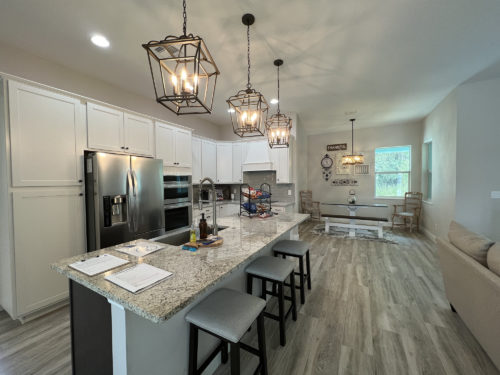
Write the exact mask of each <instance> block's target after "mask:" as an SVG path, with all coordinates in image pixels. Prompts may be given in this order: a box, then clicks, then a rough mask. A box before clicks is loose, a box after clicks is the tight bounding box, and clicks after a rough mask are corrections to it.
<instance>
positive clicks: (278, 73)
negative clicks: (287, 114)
mask: <svg viewBox="0 0 500 375" xmlns="http://www.w3.org/2000/svg"><path fill="white" fill-rule="evenodd" d="M279 114H280V66H279V65H278V115H279Z"/></svg>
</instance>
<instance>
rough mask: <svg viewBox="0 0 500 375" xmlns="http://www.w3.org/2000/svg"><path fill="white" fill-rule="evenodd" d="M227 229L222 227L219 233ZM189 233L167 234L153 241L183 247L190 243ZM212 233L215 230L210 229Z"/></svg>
mask: <svg viewBox="0 0 500 375" xmlns="http://www.w3.org/2000/svg"><path fill="white" fill-rule="evenodd" d="M226 228H228V227H225V226H222V225H221V226H219V233H220V232H221V231H223V230H224V229H226ZM189 232H190V230H189V229H187V230H184V231H181V232H177V233H170V234H165V235H163V236H160V237H156V238H152V239H151V240H152V241H156V242H161V243H165V244H167V245H172V246H181V245H184V244H185V243H186V242H189ZM212 232H213V228H208V234H212Z"/></svg>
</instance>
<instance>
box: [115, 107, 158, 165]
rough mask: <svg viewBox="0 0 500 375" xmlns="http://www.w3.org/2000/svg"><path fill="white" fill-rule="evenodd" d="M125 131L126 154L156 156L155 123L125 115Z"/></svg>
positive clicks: (143, 118) (139, 117)
mask: <svg viewBox="0 0 500 375" xmlns="http://www.w3.org/2000/svg"><path fill="white" fill-rule="evenodd" d="M123 129H124V146H125V151H126V152H129V153H131V154H138V155H146V156H153V155H154V128H153V121H151V120H150V119H148V118H145V117H141V116H136V115H132V114H130V113H125V116H124V122H123Z"/></svg>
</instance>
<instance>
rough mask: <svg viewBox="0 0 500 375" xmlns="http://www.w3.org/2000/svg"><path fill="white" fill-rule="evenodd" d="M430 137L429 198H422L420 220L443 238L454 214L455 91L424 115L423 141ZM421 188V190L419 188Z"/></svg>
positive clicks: (432, 232)
mask: <svg viewBox="0 0 500 375" xmlns="http://www.w3.org/2000/svg"><path fill="white" fill-rule="evenodd" d="M430 140H431V141H432V179H433V181H432V202H424V205H423V210H422V219H423V220H422V224H423V227H424V228H425V230H427V231H428V232H430V233H431V234H433V235H435V236H438V237H442V238H446V237H447V235H448V228H449V225H450V221H451V220H452V219H453V217H454V214H455V191H456V157H457V146H456V144H457V94H456V91H453V92H452V93H451V94H450V95H448V96H447V97H446V98H445V99H444V100H443V101H442V102H441V103H440V104H438V106H437V107H436V108H435V109H434V110H433V111H432V112H431V113H430V114H429V115H428V116H427V117H426V118H425V120H424V124H423V137H422V141H423V142H426V141H430ZM421 191H424V189H423V188H422V189H421Z"/></svg>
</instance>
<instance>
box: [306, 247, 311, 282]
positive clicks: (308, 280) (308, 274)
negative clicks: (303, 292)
mask: <svg viewBox="0 0 500 375" xmlns="http://www.w3.org/2000/svg"><path fill="white" fill-rule="evenodd" d="M306 268H307V289H309V290H311V261H310V259H309V250H307V253H306Z"/></svg>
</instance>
